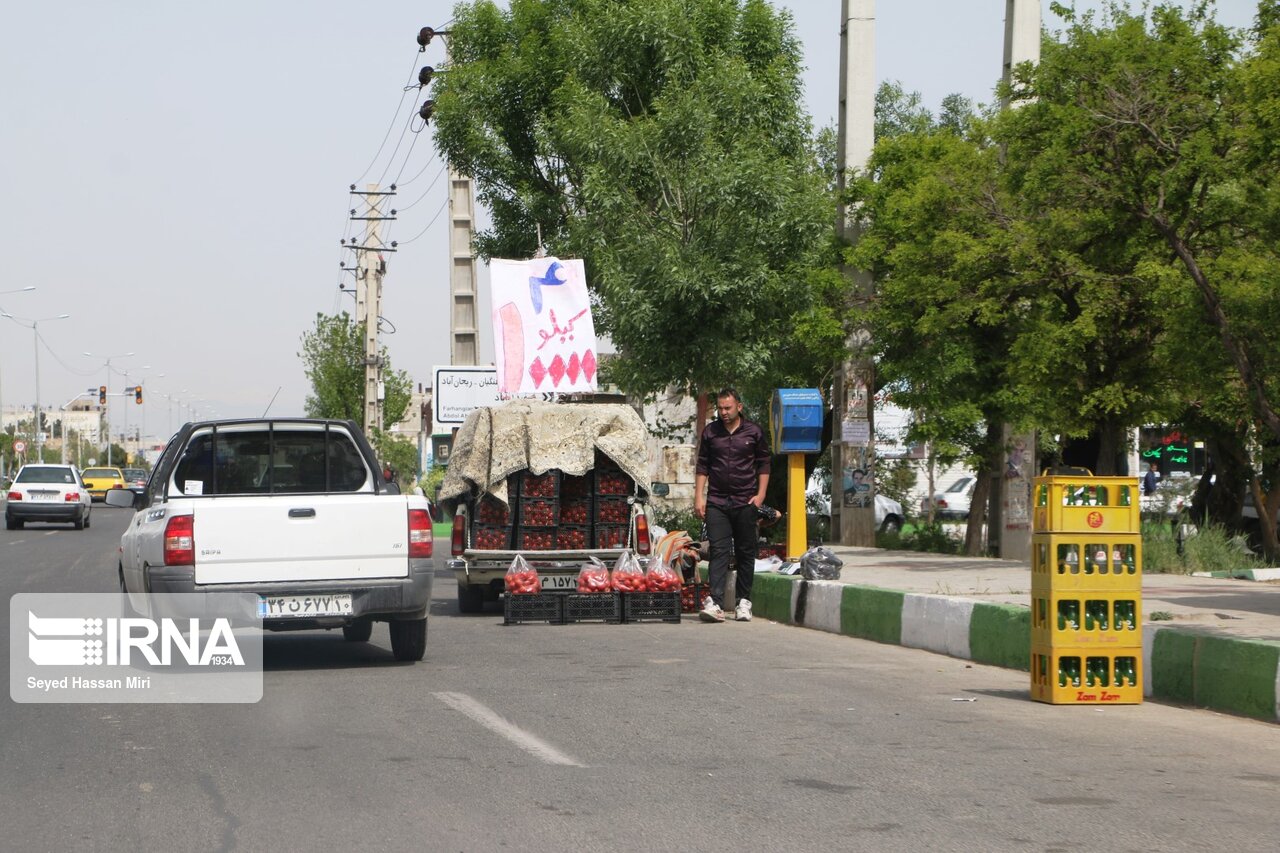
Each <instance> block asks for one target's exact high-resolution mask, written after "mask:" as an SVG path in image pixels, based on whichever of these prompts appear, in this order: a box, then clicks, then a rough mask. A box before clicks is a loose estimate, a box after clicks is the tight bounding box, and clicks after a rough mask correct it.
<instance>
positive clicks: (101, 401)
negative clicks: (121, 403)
mask: <svg viewBox="0 0 1280 853" xmlns="http://www.w3.org/2000/svg"><path fill="white" fill-rule="evenodd" d="M106 404H107V386H106V385H99V386H98V405H99V406H105V405H106Z"/></svg>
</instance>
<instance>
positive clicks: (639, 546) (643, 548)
mask: <svg viewBox="0 0 1280 853" xmlns="http://www.w3.org/2000/svg"><path fill="white" fill-rule="evenodd" d="M649 545H650V543H649V517H648V516H646V515H645V514H644V511H643V510H642V511H641V512H640V513H639V514H637V515H636V553H637V554H648V553H649Z"/></svg>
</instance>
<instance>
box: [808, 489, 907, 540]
mask: <svg viewBox="0 0 1280 853" xmlns="http://www.w3.org/2000/svg"><path fill="white" fill-rule="evenodd" d="M805 497H806V502H807V503H808V505H809V506H810V507H815V508H816V512H813V514H814V515H820V516H823V517H825V518H830V517H831V498H830V496H829V495H827V494H826V493H825V492H822V491H821V490H819V489H816V488H813V487H812V486H811V487H810V489H809V491H808V493H807V494H806V496H805ZM905 520H906V515H905V514H904V513H903V512H902V504H900V503H898V502H897V501H895V500H894V499H893V498H888V497H885V496H884V495H882V494H880V493H879V492H876V529H877V530H879V531H880V532H881V533H897V532H898V531H899V530H901V529H902V523H903V522H904V521H905Z"/></svg>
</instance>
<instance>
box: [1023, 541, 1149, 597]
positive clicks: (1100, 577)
mask: <svg viewBox="0 0 1280 853" xmlns="http://www.w3.org/2000/svg"><path fill="white" fill-rule="evenodd" d="M1031 589H1032V590H1033V591H1034V592H1047V591H1049V590H1051V589H1053V590H1079V589H1088V590H1098V591H1114V592H1124V591H1129V590H1141V589H1142V537H1141V536H1139V535H1138V534H1136V533H1104V534H1099V533H1090V534H1060V533H1037V534H1035V535H1033V536H1032V537H1031Z"/></svg>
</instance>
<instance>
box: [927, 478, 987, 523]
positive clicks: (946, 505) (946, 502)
mask: <svg viewBox="0 0 1280 853" xmlns="http://www.w3.org/2000/svg"><path fill="white" fill-rule="evenodd" d="M976 485H978V478H977V477H961V478H960V479H959V480H956V481H955V482H954V483H952V484H951V486H950V487H949V488H948V489H947V490H946V491H945V492H934V493H933V517H934V518H944V519H947V518H949V519H965V518H968V517H969V504H970V503H971V502H972V501H973V487H974V486H976ZM929 503H930V500H929V498H922V499H921V501H920V515H921V516H924V517H926V518H927V517H928V516H929Z"/></svg>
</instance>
